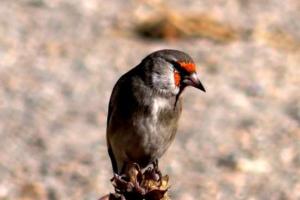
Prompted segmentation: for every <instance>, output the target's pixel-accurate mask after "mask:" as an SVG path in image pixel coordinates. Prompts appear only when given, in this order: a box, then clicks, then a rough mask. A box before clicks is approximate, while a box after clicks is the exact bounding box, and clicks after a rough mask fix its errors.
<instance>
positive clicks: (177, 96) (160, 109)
mask: <svg viewBox="0 0 300 200" xmlns="http://www.w3.org/2000/svg"><path fill="white" fill-rule="evenodd" d="M187 86H192V87H194V88H197V89H200V90H202V91H203V92H205V91H206V90H205V88H204V86H203V84H202V83H201V81H200V79H199V77H198V74H197V72H196V64H195V62H194V60H193V59H192V58H191V56H189V55H188V54H187V53H185V52H183V51H180V50H175V49H162V50H158V51H155V52H153V53H151V54H149V55H147V56H146V57H145V58H144V59H142V61H141V62H140V63H139V64H138V65H137V66H135V67H134V68H132V69H131V70H129V71H128V72H126V73H125V74H124V75H122V76H121V77H120V78H119V80H118V81H117V82H116V84H115V86H114V87H113V90H112V94H111V97H110V101H109V106H108V116H107V129H106V140H107V149H108V154H109V157H110V159H111V163H112V168H113V172H114V173H115V174H119V175H120V174H124V173H126V169H127V167H128V165H129V164H130V163H136V164H138V165H139V167H141V168H142V169H145V168H146V167H147V166H149V165H151V164H154V163H158V159H159V158H160V157H161V156H162V155H163V154H164V153H165V152H166V150H167V149H168V148H169V146H170V144H171V143H172V141H173V140H174V137H175V135H176V132H177V127H178V120H179V118H180V115H181V111H182V98H181V94H182V92H183V91H184V89H185V88H186V87H187Z"/></svg>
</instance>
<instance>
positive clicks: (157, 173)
mask: <svg viewBox="0 0 300 200" xmlns="http://www.w3.org/2000/svg"><path fill="white" fill-rule="evenodd" d="M152 164H153V169H154V173H155V177H157V175H158V178H156V179H157V181H159V182H160V184H161V180H162V174H161V171H160V170H159V168H158V159H155V160H154V161H153V163H152Z"/></svg>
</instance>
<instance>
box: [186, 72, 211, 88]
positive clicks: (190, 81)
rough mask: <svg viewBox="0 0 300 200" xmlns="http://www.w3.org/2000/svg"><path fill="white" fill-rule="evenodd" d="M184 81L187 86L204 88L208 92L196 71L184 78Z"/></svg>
mask: <svg viewBox="0 0 300 200" xmlns="http://www.w3.org/2000/svg"><path fill="white" fill-rule="evenodd" d="M183 82H184V83H185V84H186V85H187V86H193V87H195V88H198V89H200V90H202V91H203V92H206V90H205V88H204V86H203V85H202V83H201V81H200V80H199V78H198V75H197V73H196V72H194V73H192V74H191V75H189V76H187V77H185V78H184V80H183Z"/></svg>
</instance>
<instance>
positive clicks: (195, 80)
mask: <svg viewBox="0 0 300 200" xmlns="http://www.w3.org/2000/svg"><path fill="white" fill-rule="evenodd" d="M142 63H143V65H142V66H144V67H145V71H146V77H148V78H147V79H146V82H147V83H148V84H149V85H151V86H152V87H153V88H154V89H156V90H157V91H159V92H160V93H162V94H166V95H179V94H180V93H181V92H182V91H183V90H184V88H186V87H187V86H192V87H195V88H197V89H200V90H202V91H203V92H205V88H204V86H203V85H202V83H201V81H200V79H199V77H198V74H197V72H196V65H195V63H194V61H193V59H192V58H191V57H190V56H189V55H188V54H186V53H184V52H182V51H178V50H170V49H166V50H160V51H156V52H154V53H152V54H150V55H148V56H147V57H146V58H144V60H143V61H142Z"/></svg>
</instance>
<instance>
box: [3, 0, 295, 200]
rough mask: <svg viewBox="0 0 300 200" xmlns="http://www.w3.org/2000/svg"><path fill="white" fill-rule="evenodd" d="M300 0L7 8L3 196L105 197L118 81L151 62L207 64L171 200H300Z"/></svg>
mask: <svg viewBox="0 0 300 200" xmlns="http://www.w3.org/2000/svg"><path fill="white" fill-rule="evenodd" d="M299 11H300V1H299V0H286V1H282V0H215V1H211V0H197V1H196V0H184V1H183V0H172V1H171V0H166V1H158V0H143V1H142V0H140V1H139V0H131V1H123V0H112V1H99V0H72V1H71V0H14V1H12V0H1V2H0V199H1V200H25V199H26V200H33V199H37V200H46V199H49V200H58V199H66V200H69V199H70V200H71V199H72V200H75V199H84V200H96V199H97V198H99V197H100V196H102V195H104V194H107V193H108V192H109V191H113V188H112V186H111V184H110V181H109V179H110V178H111V177H112V170H111V165H110V160H109V157H108V155H107V152H106V141H105V129H106V127H105V126H106V115H107V105H108V101H109V97H110V93H111V90H112V87H113V85H114V83H115V82H116V81H117V79H118V78H119V77H120V75H121V74H123V73H125V72H126V71H127V70H129V69H130V68H132V67H133V66H135V65H137V64H138V63H139V62H140V60H141V59H142V58H143V57H144V56H145V55H147V54H149V53H151V52H152V51H155V50H158V49H163V48H174V49H179V50H182V51H185V52H187V53H189V54H190V55H191V56H192V57H193V58H194V60H195V61H196V63H197V66H198V71H199V74H200V77H201V80H202V82H203V83H204V85H205V87H206V89H207V93H200V92H198V91H196V90H194V89H189V90H187V91H186V92H185V94H184V109H183V115H182V118H181V121H180V126H179V130H178V134H177V137H176V141H175V142H174V143H173V144H172V146H171V148H170V150H169V151H168V152H167V154H166V155H165V156H164V157H163V159H162V160H161V162H160V166H161V168H162V171H163V172H164V173H165V174H168V175H170V177H171V189H170V195H171V197H173V199H177V200H193V199H204V200H210V199H224V200H228V199H249V200H256V199H261V200H265V199H272V200H286V199H287V200H296V199H300V91H299V87H300V66H299V65H300V12H299Z"/></svg>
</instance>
